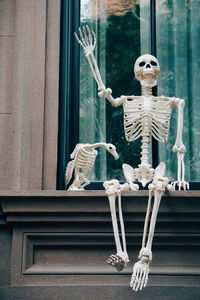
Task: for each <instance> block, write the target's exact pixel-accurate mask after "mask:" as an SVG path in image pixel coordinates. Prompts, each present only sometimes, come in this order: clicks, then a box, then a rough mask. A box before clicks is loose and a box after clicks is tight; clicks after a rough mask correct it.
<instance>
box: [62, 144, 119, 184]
mask: <svg viewBox="0 0 200 300" xmlns="http://www.w3.org/2000/svg"><path fill="white" fill-rule="evenodd" d="M97 147H105V148H106V150H107V151H108V152H110V153H111V154H112V155H113V156H114V158H115V159H118V158H119V156H118V154H117V152H116V148H115V146H114V145H113V144H106V143H96V144H77V145H76V147H75V149H74V151H73V152H72V154H71V159H73V160H72V161H70V162H69V163H68V165H67V168H66V172H65V185H66V187H67V184H68V183H69V181H70V179H71V178H72V175H73V172H74V181H73V183H72V184H71V185H70V187H69V188H68V190H84V187H85V186H86V185H88V184H90V181H89V179H88V177H89V175H90V173H91V171H92V168H93V166H94V162H95V159H96V156H97V155H98V152H97V150H95V148H97Z"/></svg>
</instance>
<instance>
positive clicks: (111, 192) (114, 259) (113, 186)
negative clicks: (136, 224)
mask: <svg viewBox="0 0 200 300" xmlns="http://www.w3.org/2000/svg"><path fill="white" fill-rule="evenodd" d="M103 186H104V188H105V190H106V194H107V196H108V199H109V204H110V211H111V218H112V225H113V232H114V238H115V244H116V250H117V253H116V254H115V255H114V254H112V255H111V256H110V257H109V258H108V260H107V263H109V264H110V265H112V266H114V267H116V269H117V271H122V270H123V269H124V267H125V266H126V264H127V263H128V262H129V258H128V253H127V249H126V237H125V229H124V221H123V214H122V206H121V190H127V189H129V185H128V184H126V183H125V184H123V185H121V184H119V181H118V180H115V179H112V180H110V181H105V182H104V184H103ZM116 200H118V201H117V202H118V211H119V221H120V229H121V235H122V245H121V242H120V236H119V229H118V224H117V212H116Z"/></svg>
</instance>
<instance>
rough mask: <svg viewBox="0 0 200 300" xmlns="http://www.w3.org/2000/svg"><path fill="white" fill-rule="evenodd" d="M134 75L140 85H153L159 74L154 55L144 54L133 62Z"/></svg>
mask: <svg viewBox="0 0 200 300" xmlns="http://www.w3.org/2000/svg"><path fill="white" fill-rule="evenodd" d="M134 72H135V77H136V79H137V80H139V81H140V83H141V85H143V86H147V87H153V86H155V85H156V84H157V78H158V76H159V74H160V66H159V63H158V60H157V58H156V57H155V56H153V55H150V54H145V55H142V56H140V57H138V59H137V60H136V62H135V66H134Z"/></svg>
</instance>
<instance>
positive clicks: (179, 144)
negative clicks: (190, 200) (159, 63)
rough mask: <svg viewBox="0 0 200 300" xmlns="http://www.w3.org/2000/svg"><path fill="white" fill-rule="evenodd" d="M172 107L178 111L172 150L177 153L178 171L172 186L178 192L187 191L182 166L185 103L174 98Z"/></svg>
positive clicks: (183, 167) (187, 186) (187, 184)
mask: <svg viewBox="0 0 200 300" xmlns="http://www.w3.org/2000/svg"><path fill="white" fill-rule="evenodd" d="M174 106H176V107H177V109H178V118H177V135H176V141H175V144H174V146H173V148H172V151H173V152H176V153H177V159H178V170H177V181H174V182H173V183H172V185H173V186H174V187H175V186H176V185H177V186H178V188H179V190H181V187H182V188H183V189H184V190H187V189H189V183H188V182H186V181H185V164H184V156H185V152H186V148H185V145H184V144H183V140H182V136H183V110H184V106H185V102H184V100H183V99H179V98H174Z"/></svg>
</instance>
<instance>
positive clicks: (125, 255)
mask: <svg viewBox="0 0 200 300" xmlns="http://www.w3.org/2000/svg"><path fill="white" fill-rule="evenodd" d="M118 209H119V221H120V228H121V235H122V244H123V258H124V261H125V265H126V264H127V263H128V262H129V258H128V253H127V249H126V236H125V229H124V220H123V214H122V204H121V192H120V193H119V194H118Z"/></svg>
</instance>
